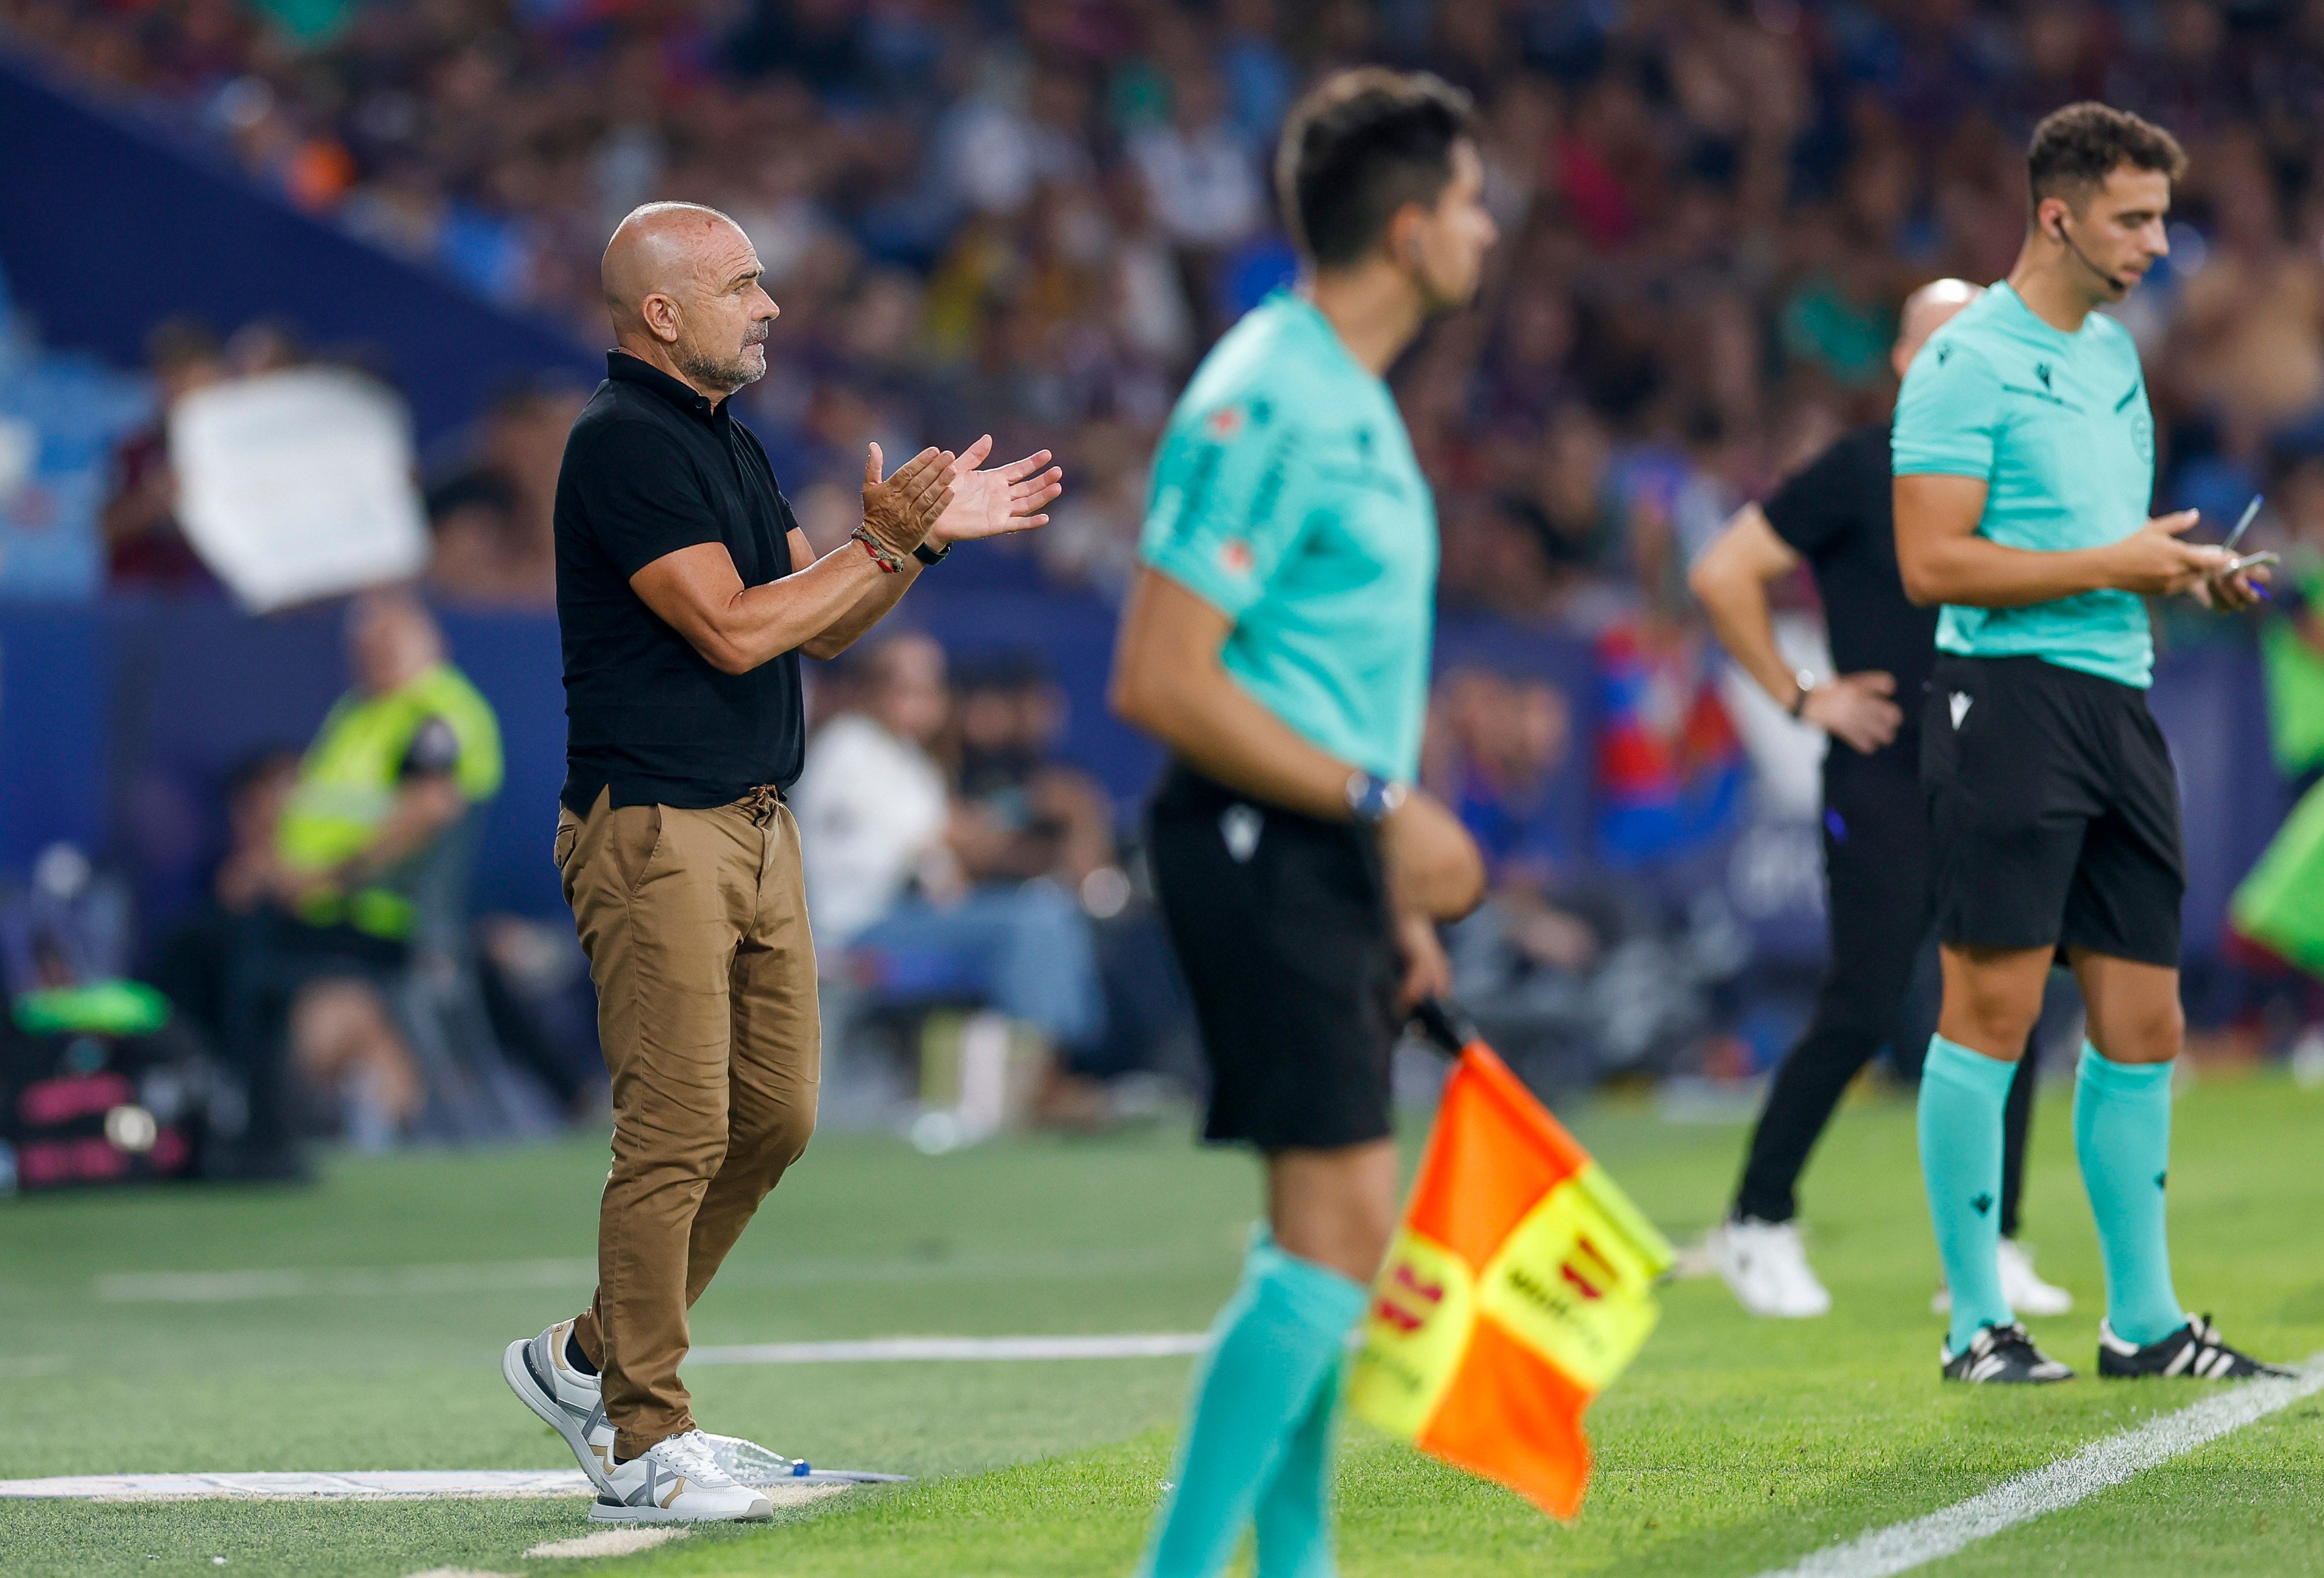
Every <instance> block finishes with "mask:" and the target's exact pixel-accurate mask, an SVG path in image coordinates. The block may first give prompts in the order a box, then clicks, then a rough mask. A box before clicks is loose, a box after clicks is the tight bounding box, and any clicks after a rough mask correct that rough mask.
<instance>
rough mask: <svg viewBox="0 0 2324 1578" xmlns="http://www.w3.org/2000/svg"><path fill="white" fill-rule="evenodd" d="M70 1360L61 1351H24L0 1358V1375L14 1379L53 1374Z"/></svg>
mask: <svg viewBox="0 0 2324 1578" xmlns="http://www.w3.org/2000/svg"><path fill="white" fill-rule="evenodd" d="M69 1362H70V1361H69V1360H68V1359H67V1358H66V1357H65V1356H64V1355H63V1354H61V1353H24V1354H18V1355H14V1356H12V1357H10V1358H5V1359H0V1377H5V1378H7V1379H8V1380H18V1379H21V1378H24V1377H29V1376H35V1375H54V1374H55V1373H56V1372H57V1371H58V1370H62V1369H63V1368H64V1367H65V1366H66V1365H67V1364H68V1363H69Z"/></svg>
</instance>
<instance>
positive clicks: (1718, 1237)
mask: <svg viewBox="0 0 2324 1578" xmlns="http://www.w3.org/2000/svg"><path fill="white" fill-rule="evenodd" d="M1703 1248H1704V1249H1705V1250H1709V1251H1710V1254H1711V1264H1712V1265H1713V1266H1715V1267H1716V1268H1718V1270H1719V1275H1720V1278H1723V1279H1724V1280H1725V1281H1726V1283H1727V1286H1728V1287H1730V1288H1732V1289H1733V1290H1734V1293H1735V1297H1737V1298H1738V1299H1739V1300H1740V1301H1741V1302H1742V1305H1743V1307H1744V1308H1745V1309H1747V1310H1748V1311H1750V1312H1751V1313H1752V1314H1753V1315H1773V1316H1775V1317H1777V1318H1780V1319H1786V1320H1804V1319H1806V1318H1808V1317H1810V1316H1812V1315H1824V1314H1827V1313H1829V1312H1830V1311H1831V1294H1829V1293H1827V1292H1825V1291H1824V1286H1823V1284H1822V1283H1821V1282H1819V1281H1817V1280H1816V1274H1815V1273H1814V1272H1813V1271H1812V1270H1810V1269H1808V1257H1807V1251H1806V1250H1805V1249H1804V1248H1803V1247H1802V1245H1801V1243H1800V1230H1799V1224H1798V1223H1791V1222H1761V1221H1760V1220H1759V1219H1758V1218H1757V1217H1756V1216H1730V1217H1729V1218H1728V1219H1727V1220H1726V1221H1725V1222H1722V1223H1720V1224H1719V1225H1718V1226H1717V1227H1714V1228H1712V1229H1711V1233H1710V1235H1709V1236H1708V1237H1707V1238H1705V1239H1704V1240H1703Z"/></svg>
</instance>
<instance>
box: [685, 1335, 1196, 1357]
mask: <svg viewBox="0 0 2324 1578" xmlns="http://www.w3.org/2000/svg"><path fill="white" fill-rule="evenodd" d="M1210 1341H1211V1339H1210V1335H1209V1333H1204V1332H1152V1333H1134V1334H1131V1335H1128V1336H1120V1337H880V1338H873V1339H871V1340H868V1341H862V1342H853V1343H745V1344H743V1345H742V1346H741V1347H733V1348H696V1349H695V1350H694V1351H693V1352H691V1353H689V1354H687V1363H689V1364H855V1363H862V1362H864V1361H880V1360H928V1359H937V1360H983V1359H1176V1358H1180V1357H1182V1356H1184V1355H1185V1354H1188V1353H1200V1352H1202V1351H1203V1349H1204V1348H1206V1347H1208V1346H1210Z"/></svg>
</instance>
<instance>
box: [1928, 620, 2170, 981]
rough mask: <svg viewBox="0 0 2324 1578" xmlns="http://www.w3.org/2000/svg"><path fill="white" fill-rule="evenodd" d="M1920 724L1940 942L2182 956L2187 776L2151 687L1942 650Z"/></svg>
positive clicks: (2033, 662) (2159, 958)
mask: <svg viewBox="0 0 2324 1578" xmlns="http://www.w3.org/2000/svg"><path fill="white" fill-rule="evenodd" d="M1922 727H1923V734H1922V740H1923V743H1922V748H1921V781H1922V783H1923V786H1924V787H1925V788H1926V789H1927V790H1928V791H1929V807H1930V811H1931V814H1932V824H1933V830H1934V833H1935V837H1936V857H1937V858H1936V908H1937V936H1938V937H1939V938H1940V939H1941V940H1942V941H1944V942H1948V943H1954V944H1960V945H1966V946H1978V947H1990V948H2034V947H2045V946H2052V945H2054V946H2057V947H2058V948H2059V949H2060V950H2061V952H2062V951H2063V950H2065V949H2067V948H2088V949H2089V950H2090V951H2091V952H2093V953H2099V954H2106V955H2111V956H2112V957H2115V958H2119V959H2134V960H2136V961H2138V962H2139V963H2141V964H2161V965H2164V966H2166V967H2168V968H2172V969H2176V968H2177V967H2178V964H2179V901H2180V899H2181V895H2182V894H2184V892H2185V891H2186V888H2187V874H2186V862H2185V859H2184V857H2183V855H2182V854H2181V848H2180V835H2179V784H2178V780H2177V777H2176V775H2175V774H2174V773H2173V772H2172V767H2171V748H2170V747H2169V746H2168V745H2167V744H2165V743H2163V731H2162V730H2161V729H2160V728H2159V727H2157V726H2156V724H2155V722H2154V718H2153V715H2152V714H2150V713H2149V712H2148V711H2147V710H2146V695H2145V692H2144V691H2142V690H2138V689H2136V688H2135V687H2131V686H2128V685H2122V684H2118V683H2116V681H2114V680H2111V679H2101V678H2098V676H2097V675H2095V674H2085V673H2082V672H2081V671H2080V670H2079V669H2067V668H2061V666H2059V665H2058V664H2055V663H2052V662H2049V661H2047V660H2043V659H2041V658H2032V657H2016V658H1961V657H1952V656H1948V655H1943V654H1940V655H1939V657H1938V659H1937V663H1936V669H1935V672H1934V674H1933V675H1932V678H1931V680H1930V686H1929V700H1928V710H1927V713H1926V715H1925V718H1924V721H1923V726H1922Z"/></svg>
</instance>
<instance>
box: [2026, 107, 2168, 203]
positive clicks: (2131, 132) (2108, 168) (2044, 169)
mask: <svg viewBox="0 0 2324 1578" xmlns="http://www.w3.org/2000/svg"><path fill="white" fill-rule="evenodd" d="M2126 164H2127V165H2129V166H2130V167H2131V168H2132V169H2133V170H2145V171H2158V172H2160V173H2161V174H2163V175H2165V176H2168V177H2169V178H2170V179H2171V180H2173V181H2176V180H2178V179H2179V178H2180V177H2181V176H2182V175H2184V174H2186V173H2187V154H2186V152H2185V151H2184V150H2183V149H2181V147H2180V146H2179V139H2177V138H2176V137H2173V136H2172V134H2170V133H2168V132H2166V131H2164V130H2163V128H2162V127H2161V126H2158V125H2155V124H2154V123H2153V122H2152V121H2148V120H2143V119H2141V118H2140V117H2139V116H2137V115H2133V114H2131V113H2130V112H2129V111H2128V110H2126V109H2116V108H2115V107H2114V106H2112V105H2110V104H2098V103H2095V102H2085V103H2082V104H2070V105H2068V106H2066V107H2065V108H2063V109H2061V110H2052V112H2051V113H2050V114H2048V115H2044V116H2043V117H2042V124H2041V125H2038V126H2035V127H2034V128H2033V142H2032V143H2030V144H2029V145H2028V146H2027V148H2026V150H2025V184H2026V187H2027V189H2028V190H2029V191H2030V193H2031V198H2030V200H2031V202H2032V203H2033V206H2034V207H2035V208H2039V207H2041V204H2042V199H2043V198H2065V199H2066V201H2068V202H2069V203H2070V204H2072V205H2073V206H2074V207H2075V208H2077V209H2079V208H2080V207H2081V206H2082V204H2084V203H2085V202H2088V201H2089V195H2090V194H2091V193H2092V192H2094V191H2096V190H2098V188H2100V187H2102V186H2104V185H2105V184H2106V179H2107V176H2109V175H2112V174H2113V173H2114V172H2115V171H2117V170H2120V169H2121V168H2122V167H2123V166H2124V165H2126Z"/></svg>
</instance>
